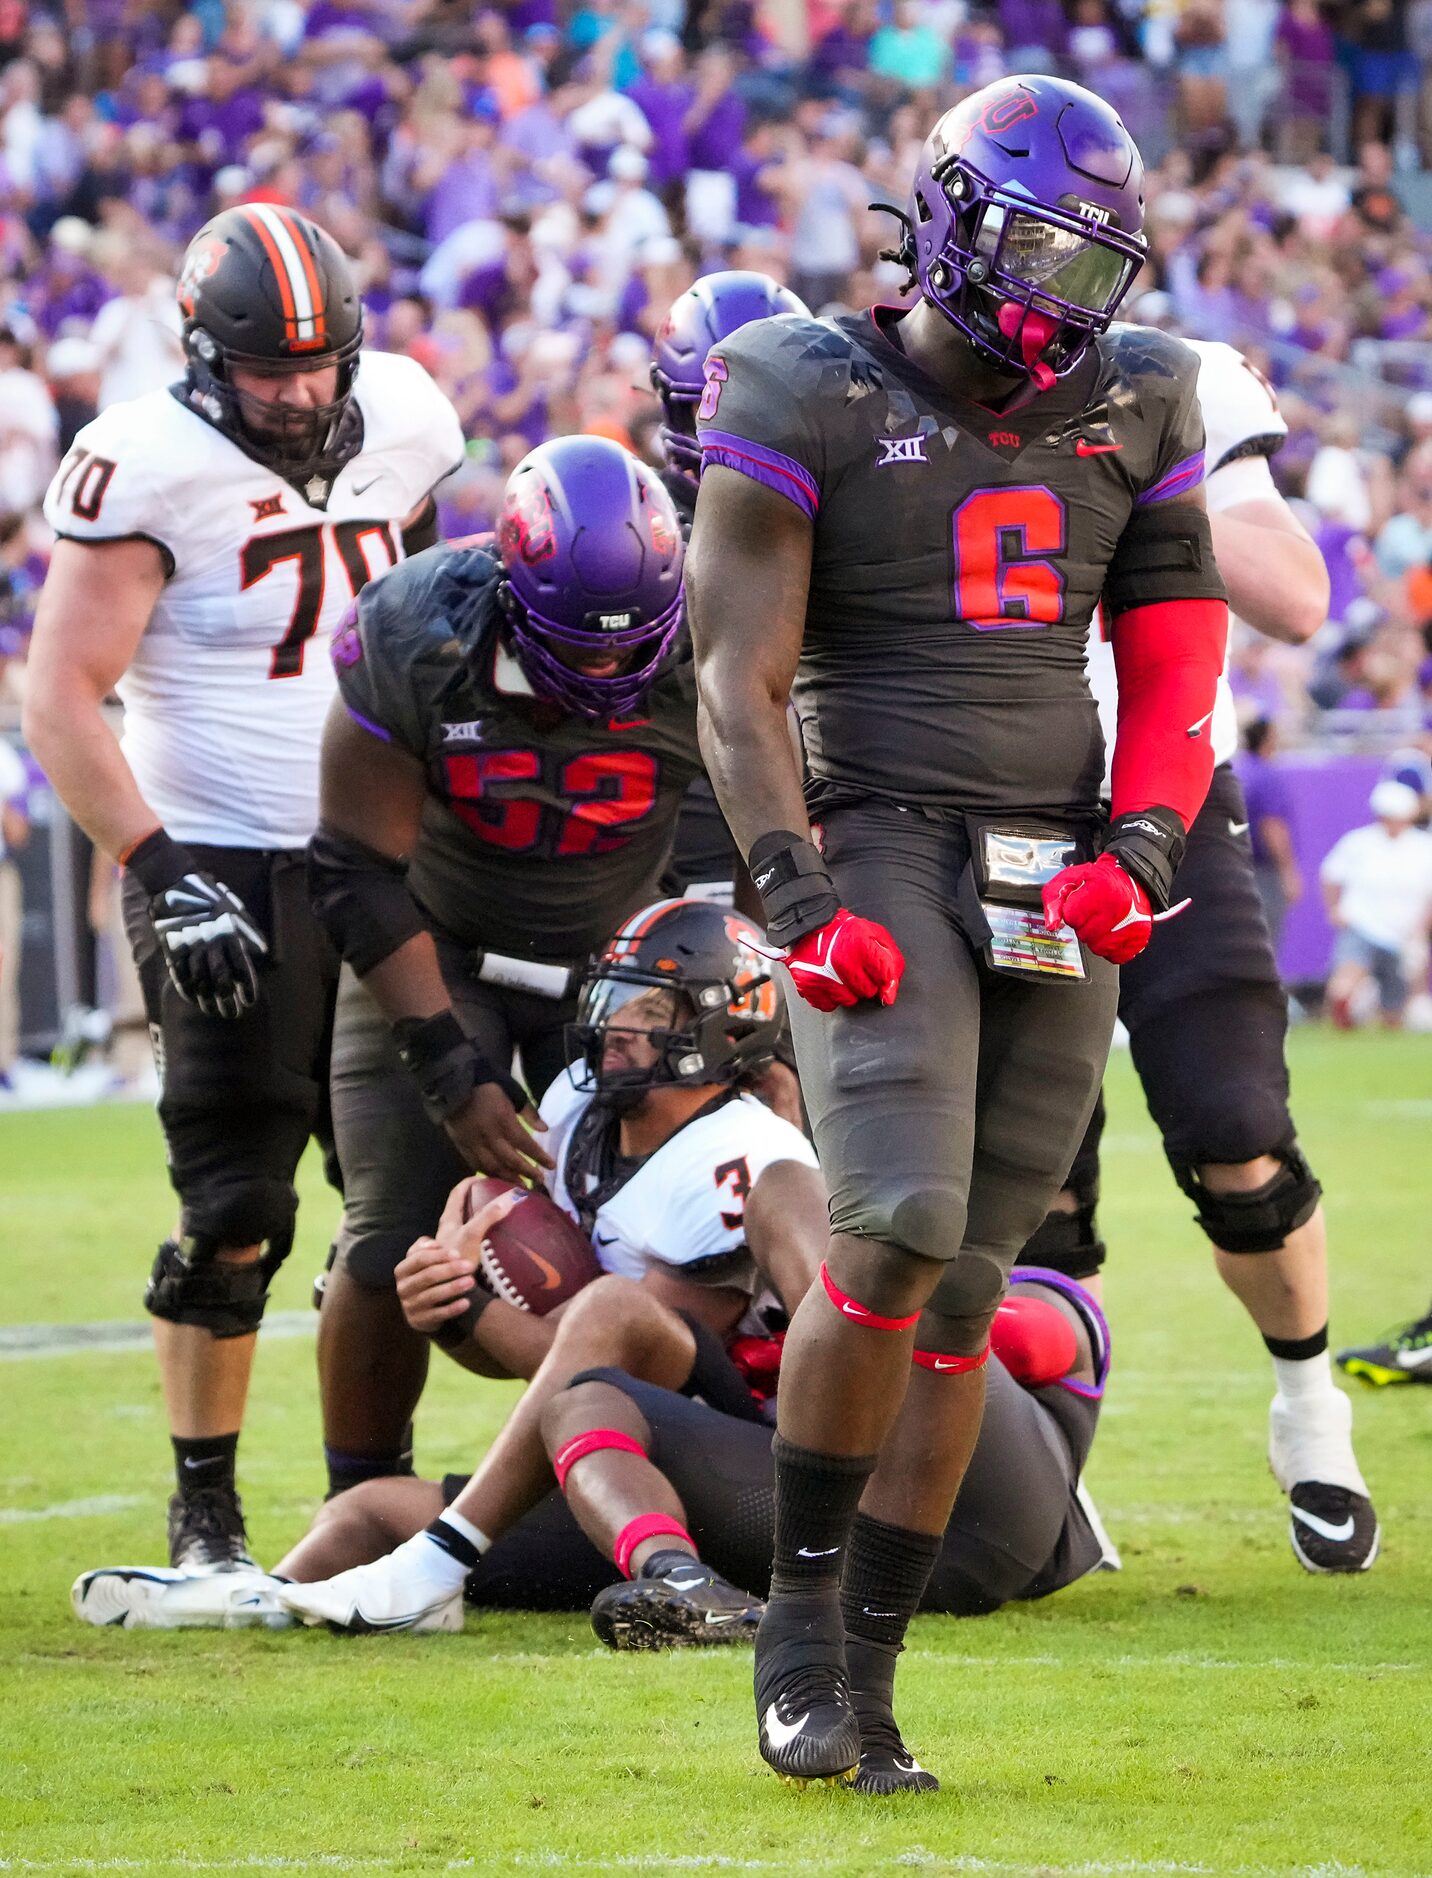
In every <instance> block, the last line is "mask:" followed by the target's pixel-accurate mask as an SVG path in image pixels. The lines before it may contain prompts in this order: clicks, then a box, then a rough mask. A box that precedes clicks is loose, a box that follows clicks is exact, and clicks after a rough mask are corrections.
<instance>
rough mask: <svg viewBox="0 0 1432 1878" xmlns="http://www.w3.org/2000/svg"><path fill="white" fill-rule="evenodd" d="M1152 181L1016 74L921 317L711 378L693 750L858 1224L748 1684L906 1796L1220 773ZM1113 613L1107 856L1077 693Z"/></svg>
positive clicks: (1111, 122)
mask: <svg viewBox="0 0 1432 1878" xmlns="http://www.w3.org/2000/svg"><path fill="white" fill-rule="evenodd" d="M1141 176H1142V165H1141V162H1140V159H1139V154H1138V151H1137V150H1136V148H1135V147H1134V144H1133V142H1132V140H1131V139H1130V137H1129V135H1128V133H1127V131H1126V130H1125V129H1124V127H1123V125H1122V124H1121V123H1120V121H1119V119H1118V118H1117V116H1116V115H1115V114H1114V112H1113V111H1112V110H1111V109H1110V108H1109V107H1108V106H1107V105H1105V104H1104V103H1103V102H1102V101H1101V100H1099V99H1098V98H1096V97H1094V96H1093V95H1092V94H1091V93H1089V92H1087V91H1084V90H1082V89H1081V88H1080V87H1078V86H1075V85H1070V84H1068V83H1066V82H1064V81H1062V80H1058V79H1049V78H1042V77H1030V78H1018V79H1009V80H1005V81H1001V82H1000V83H999V84H997V85H993V86H990V87H988V88H987V89H986V90H984V91H982V92H980V93H977V94H976V95H975V96H974V97H972V98H969V99H967V100H966V101H965V102H964V103H963V104H961V105H959V106H957V107H956V108H955V109H954V110H952V111H950V112H948V113H946V115H945V116H944V117H942V118H941V120H940V121H939V123H938V124H937V125H936V127H935V129H934V131H933V133H932V134H931V137H930V139H929V141H928V143H927V144H926V146H925V149H924V152H923V154H922V156H921V159H920V162H919V164H918V166H917V171H916V175H915V178H914V183H913V187H912V189H911V194H910V200H909V205H908V212H907V214H906V216H905V218H904V223H905V241H904V246H903V254H904V257H905V259H906V260H907V262H908V264H909V266H910V270H911V274H912V277H913V279H914V280H915V281H916V282H918V285H919V289H920V299H919V301H918V302H917V304H916V305H915V306H914V308H913V309H912V310H910V311H909V312H908V313H902V312H901V311H899V310H898V309H877V310H875V312H874V313H872V314H866V315H861V316H850V317H844V318H839V319H835V320H831V321H807V320H802V319H798V318H791V317H782V318H778V319H772V320H764V321H762V322H760V323H759V324H757V325H755V326H750V327H747V328H745V329H744V330H743V331H742V332H741V333H738V334H737V335H736V336H735V337H734V338H733V339H731V340H728V341H726V342H724V343H723V344H721V345H719V346H717V347H716V348H715V350H714V351H713V352H712V354H711V356H710V358H709V359H708V361H707V389H706V394H705V397H704V398H703V401H702V403H701V405H700V406H699V407H698V414H697V418H698V427H699V430H700V436H701V443H702V456H703V463H704V471H703V479H702V494H701V501H700V504H699V506H698V509H697V516H696V525H695V529H694V531H693V536H692V544H691V554H690V560H689V564H688V579H689V583H690V594H691V605H692V626H693V636H694V639H695V643H696V650H697V659H698V671H699V679H700V689H701V710H702V747H703V750H704V753H705V755H706V759H707V767H708V769H709V771H710V774H711V777H712V781H713V783H714V784H715V787H716V792H717V795H718V797H719V799H720V802H721V806H722V808H723V810H724V811H725V814H726V817H727V820H728V821H729V823H730V825H731V828H732V831H733V833H734V834H735V836H736V838H737V840H738V842H739V844H740V845H741V847H742V849H743V851H744V852H745V854H746V856H747V860H748V865H749V866H750V869H751V873H752V877H753V879H754V880H755V883H756V885H757V887H758V889H759V890H760V891H761V894H762V898H763V901H764V904H765V908H766V913H767V919H766V925H767V928H768V930H769V932H770V933H771V936H772V938H773V940H775V941H776V942H777V943H779V944H780V945H782V946H783V947H784V948H785V956H786V963H787V969H788V971H789V973H790V978H791V982H792V984H793V986H794V988H795V990H796V992H797V993H798V994H799V996H798V999H797V1000H795V1001H793V1003H792V1017H793V1023H794V1028H795V1041H796V1052H797V1057H798V1060H799V1064H800V1069H801V1079H802V1088H803V1093H804V1095H805V1099H806V1103H807V1105H808V1107H809V1110H810V1113H811V1119H812V1123H813V1127H814V1132H815V1139H816V1144H817V1147H818V1149H819V1152H820V1158H821V1167H822V1172H823V1174H824V1176H825V1179H826V1183H827V1186H828V1187H829V1189H830V1195H831V1227H832V1237H831V1241H830V1246H829V1250H828V1252H827V1256H826V1263H825V1265H824V1267H823V1268H822V1275H821V1283H820V1284H819V1285H816V1286H813V1287H812V1289H811V1291H810V1293H808V1294H807V1296H806V1298H805V1300H804V1301H803V1302H802V1304H801V1307H800V1309H799V1310H798V1312H797V1313H796V1317H795V1320H794V1322H793V1325H792V1329H791V1333H790V1338H789V1342H788V1345H787V1352H786V1360H785V1376H784V1384H783V1387H782V1389H781V1392H780V1396H779V1424H778V1427H779V1433H778V1436H777V1440H776V1445H775V1453H776V1528H775V1566H774V1573H773V1579H772V1591H771V1600H770V1604H769V1606H768V1609H767V1614H766V1617H765V1618H764V1620H763V1622H762V1626H761V1631H760V1635H759V1638H758V1642H757V1651H756V1707H757V1714H758V1720H759V1729H760V1737H759V1738H760V1745H761V1751H762V1753H763V1755H764V1756H765V1758H766V1760H767V1761H768V1762H769V1763H770V1765H771V1766H772V1767H773V1768H774V1769H775V1770H776V1771H777V1772H778V1773H780V1774H782V1775H783V1776H785V1777H788V1778H793V1779H809V1778H821V1779H841V1778H849V1777H852V1776H853V1775H856V1774H857V1772H858V1776H859V1780H860V1783H861V1784H862V1786H864V1787H865V1788H866V1789H867V1790H882V1791H883V1790H887V1789H888V1787H889V1785H890V1784H891V1783H892V1781H893V1783H894V1784H897V1785H898V1784H900V1782H899V1780H898V1778H896V1776H895V1774H894V1773H892V1769H895V1768H897V1767H898V1765H899V1764H901V1763H900V1756H901V1755H903V1754H904V1750H903V1748H902V1747H901V1746H900V1745H899V1735H898V1732H897V1731H896V1728H895V1723H894V1719H893V1714H892V1708H891V1704H892V1695H893V1680H894V1664H895V1655H896V1652H897V1651H898V1648H899V1645H900V1641H901V1638H902V1636H903V1633H904V1629H905V1625H906V1624H907V1622H908V1619H909V1617H910V1615H911V1614H912V1613H913V1611H914V1610H915V1609H916V1608H917V1606H918V1603H919V1600H920V1597H921V1594H922V1591H923V1588H924V1584H925V1580H926V1578H927V1576H928V1573H929V1572H930V1570H931V1568H932V1566H933V1562H934V1559H935V1557H936V1555H937V1553H938V1550H939V1543H940V1539H939V1535H940V1534H941V1533H943V1531H944V1529H945V1525H946V1522H947V1520H948V1518H949V1512H950V1507H951V1504H952V1503H953V1500H954V1497H955V1493H956V1490H957V1488H958V1486H959V1483H960V1479H961V1476H962V1474H963V1472H964V1469H965V1465H966V1463H967V1461H968V1458H969V1455H970V1452H971V1450H972V1448H973V1446H974V1441H975V1437H976V1435H977V1432H978V1428H979V1422H980V1413H981V1404H982V1400H983V1393H984V1374H983V1365H984V1362H985V1359H986V1356H987V1353H988V1347H989V1341H988V1340H989V1326H990V1323H991V1320H992V1318H993V1315H994V1312H995V1309H996V1307H997V1305H998V1303H999V1301H1000V1298H1001V1296H1002V1293H1003V1290H1004V1286H1005V1283H1006V1280H1007V1276H1008V1272H1009V1269H1010V1266H1011V1264H1012V1262H1013V1260H1014V1257H1015V1254H1016V1253H1017V1252H1018V1251H1019V1249H1020V1247H1021V1246H1022V1245H1023V1243H1024V1241H1025V1240H1026V1238H1027V1237H1028V1235H1029V1233H1030V1231H1031V1230H1032V1229H1033V1227H1034V1226H1035V1225H1036V1224H1037V1223H1038V1221H1039V1219H1040V1218H1042V1217H1043V1213H1044V1210H1045V1208H1046V1207H1047V1205H1048V1202H1049V1200H1050V1199H1051V1198H1052V1196H1053V1194H1054V1192H1055V1191H1056V1190H1057V1188H1058V1187H1059V1185H1060V1183H1061V1181H1062V1179H1063V1177H1064V1174H1065V1171H1066V1168H1067V1165H1068V1162H1069V1160H1070V1159H1071V1158H1072V1155H1073V1151H1074V1149H1075V1147H1076V1145H1077V1143H1078V1141H1079V1137H1080V1135H1081V1134H1082V1132H1083V1129H1084V1126H1085V1123H1086V1121H1087V1120H1088V1117H1089V1114H1090V1111H1091V1109H1092V1107H1093V1103H1094V1100H1095V1096H1096V1094H1097V1090H1098V1085H1099V1079H1100V1076H1101V1074H1102V1071H1103V1066H1104V1060H1105V1056H1106V1053H1107V1049H1108V1044H1109V1038H1110V1034H1111V1031H1112V1026H1113V1020H1114V1006H1115V1001H1116V997H1117V974H1116V972H1115V970H1114V969H1113V967H1114V965H1116V964H1117V963H1118V962H1120V961H1121V960H1123V959H1127V958H1131V957H1133V956H1134V955H1135V954H1136V953H1137V952H1138V951H1140V950H1141V949H1142V947H1143V946H1144V945H1145V944H1146V943H1147V941H1148V938H1149V936H1150V934H1151V932H1152V930H1153V921H1154V919H1155V917H1156V916H1157V915H1158V914H1159V913H1161V912H1162V911H1164V910H1165V909H1166V908H1167V905H1168V889H1169V883H1170V881H1171V879H1172V875H1173V871H1174V868H1175V866H1176V865H1177V861H1178V858H1179V854H1180V851H1181V849H1182V846H1183V841H1184V836H1185V832H1186V830H1187V828H1188V825H1189V823H1190V822H1191V821H1192V819H1193V816H1194V815H1195V813H1196V812H1197V810H1198V807H1199V805H1200V803H1201V802H1202V800H1203V796H1204V794H1205V792H1206V790H1207V787H1208V781H1209V776H1210V774H1211V771H1212V750H1211V743H1210V739H1209V735H1208V723H1209V718H1210V716H1211V713H1212V708H1213V702H1214V690H1215V686H1216V683H1217V678H1218V673H1219V670H1220V668H1221V666H1222V662H1223V653H1224V645H1225V641H1226V637H1227V606H1226V602H1225V600H1224V597H1223V590H1222V587H1221V584H1220V582H1219V579H1218V574H1217V570H1216V568H1215V567H1214V564H1213V556H1212V552H1211V547H1210V540H1209V527H1208V519H1207V515H1206V513H1205V510H1204V506H1203V501H1202V495H1201V492H1200V489H1199V482H1200V478H1201V475H1202V444H1203V430H1202V423H1201V420H1200V417H1199V413H1198V406H1197V400H1196V395H1195V381H1196V361H1195V359H1194V357H1193V355H1192V354H1191V353H1190V352H1188V351H1187V350H1186V349H1185V348H1184V347H1183V346H1181V345H1180V344H1179V343H1178V342H1177V341H1174V340H1170V339H1168V338H1166V337H1164V336H1163V335H1161V334H1158V333H1153V332H1147V331H1143V330H1140V329H1136V328H1122V329H1119V330H1118V331H1116V332H1110V331H1109V327H1110V322H1111V320H1112V318H1113V315H1114V312H1115V311H1116V309H1117V308H1118V306H1119V303H1120V301H1121V300H1122V299H1123V296H1124V294H1125V293H1126V292H1127V290H1128V288H1129V286H1130V284H1131V282H1132V280H1133V278H1134V275H1135V273H1136V272H1137V270H1138V268H1139V266H1140V264H1141V262H1142V258H1143V255H1144V243H1143V239H1142V236H1141V233H1140V230H1141V225H1142V219H1143V206H1142V195H1141ZM1101 597H1102V599H1103V602H1104V605H1105V607H1106V609H1107V611H1108V615H1109V617H1110V619H1111V622H1112V632H1113V641H1114V646H1115V654H1116V658H1117V661H1118V667H1119V679H1120V694H1121V700H1122V709H1121V715H1120V722H1119V734H1118V740H1117V744H1116V748H1115V753H1114V768H1113V817H1112V822H1111V823H1110V824H1109V825H1107V826H1101V824H1100V818H1099V814H1098V792H1099V784H1100V780H1101V776H1102V770H1103V750H1102V739H1101V737H1100V734H1099V729H1098V721H1097V714H1096V711H1095V707H1094V704H1093V701H1092V699H1091V697H1090V695H1089V690H1088V684H1087V680H1086V678H1085V675H1084V645H1085V638H1086V635H1087V631H1088V627H1089V622H1090V618H1091V616H1092V613H1093V609H1094V607H1095V605H1096V604H1097V603H1098V602H1099V601H1100V599H1101ZM792 687H794V691H793V695H794V699H795V703H796V706H797V710H798V712H799V715H800V719H801V729H802V733H803V737H804V743H805V754H806V763H807V769H808V776H809V781H808V784H807V786H806V790H805V792H804V794H803V792H802V788H801V781H800V776H799V773H798V769H797V765H796V763H795V760H794V758H793V756H792V753H791V749H790V745H789V741H788V738H787V734H786V722H785V711H786V701H787V698H788V696H790V695H792ZM847 1641H848V1642H849V1645H850V1648H851V1652H852V1654H851V1655H850V1656H848V1655H847ZM857 1666H858V1675H857V1679H856V1680H855V1682H854V1684H853V1685H852V1681H851V1676H850V1670H851V1669H852V1668H856V1667H857ZM909 1784H926V1783H925V1782H923V1781H921V1782H915V1781H913V1780H912V1781H911V1782H910V1783H909Z"/></svg>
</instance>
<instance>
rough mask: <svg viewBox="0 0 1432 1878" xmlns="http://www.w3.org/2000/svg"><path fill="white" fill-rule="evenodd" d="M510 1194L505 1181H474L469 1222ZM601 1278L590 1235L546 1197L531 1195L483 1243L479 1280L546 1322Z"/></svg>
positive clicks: (469, 1197)
mask: <svg viewBox="0 0 1432 1878" xmlns="http://www.w3.org/2000/svg"><path fill="white" fill-rule="evenodd" d="M511 1191H512V1187H511V1184H510V1183H509V1182H508V1181H505V1180H474V1181H473V1182H472V1184H471V1186H470V1187H469V1189H468V1197H467V1207H466V1216H467V1218H469V1219H471V1218H472V1216H473V1214H474V1213H476V1212H477V1211H478V1210H479V1208H481V1207H483V1206H485V1205H486V1204H487V1202H488V1201H489V1200H496V1199H500V1198H501V1196H502V1195H503V1194H505V1193H510V1192H511ZM601 1275H602V1268H601V1266H600V1265H598V1263H597V1257H596V1254H595V1252H593V1250H592V1245H591V1241H590V1240H589V1239H588V1238H587V1235H586V1234H585V1233H584V1232H583V1231H582V1229H581V1227H580V1226H579V1225H578V1224H577V1222H576V1221H575V1220H574V1219H573V1218H572V1217H571V1216H570V1215H569V1214H567V1213H564V1212H563V1211H562V1209H561V1207H560V1206H558V1205H557V1203H556V1202H555V1201H554V1200H551V1199H549V1198H548V1196H547V1195H546V1194H545V1193H541V1192H533V1193H528V1194H527V1195H526V1196H525V1197H524V1198H523V1199H521V1200H519V1201H518V1202H517V1204H516V1206H514V1207H513V1209H512V1211H511V1212H510V1213H509V1214H508V1215H507V1216H506V1218H505V1219H500V1220H498V1222H497V1224H496V1225H495V1226H494V1227H493V1228H492V1230H491V1232H490V1233H489V1234H488V1235H487V1237H486V1238H485V1239H484V1240H483V1242H482V1253H481V1257H480V1261H479V1264H478V1277H479V1279H480V1280H481V1281H482V1282H483V1283H485V1284H486V1286H487V1288H488V1289H489V1290H490V1291H491V1292H492V1293H493V1295H494V1296H496V1297H499V1298H501V1299H502V1300H503V1301H504V1302H505V1303H507V1304H515V1305H516V1306H517V1308H518V1310H519V1311H531V1312H532V1313H533V1315H534V1316H536V1317H545V1316H546V1315H547V1313H548V1311H553V1310H555V1309H556V1308H557V1306H558V1305H559V1304H565V1303H566V1301H567V1299H568V1298H572V1297H575V1296H576V1295H577V1293H578V1292H579V1291H580V1290H581V1289H582V1287H583V1285H589V1284H590V1283H591V1282H592V1280H593V1279H594V1278H600V1277H601Z"/></svg>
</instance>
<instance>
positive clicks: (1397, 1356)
mask: <svg viewBox="0 0 1432 1878" xmlns="http://www.w3.org/2000/svg"><path fill="white" fill-rule="evenodd" d="M1337 1365H1338V1368H1339V1369H1340V1370H1341V1371H1342V1372H1343V1374H1344V1375H1345V1376H1356V1377H1357V1378H1358V1379H1359V1381H1361V1382H1370V1383H1372V1384H1373V1385H1374V1386H1375V1387H1377V1388H1385V1387H1386V1386H1387V1385H1388V1384H1389V1383H1394V1384H1395V1383H1404V1382H1422V1383H1432V1311H1428V1313H1427V1315H1426V1316H1425V1317H1419V1318H1418V1319H1417V1320H1416V1321H1415V1322H1414V1323H1411V1324H1404V1325H1403V1326H1402V1328H1401V1329H1400V1330H1394V1331H1392V1332H1391V1333H1390V1334H1389V1335H1388V1337H1387V1338H1386V1340H1385V1341H1384V1342H1382V1343H1369V1344H1364V1345H1362V1346H1361V1347H1360V1348H1357V1349H1352V1350H1339V1351H1338V1354H1337Z"/></svg>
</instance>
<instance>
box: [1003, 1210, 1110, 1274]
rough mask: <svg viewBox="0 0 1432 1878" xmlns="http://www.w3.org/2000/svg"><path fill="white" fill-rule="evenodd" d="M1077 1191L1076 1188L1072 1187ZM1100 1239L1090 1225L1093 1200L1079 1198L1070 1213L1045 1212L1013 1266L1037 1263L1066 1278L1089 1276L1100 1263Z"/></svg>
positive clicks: (1101, 1249) (1101, 1253) (1102, 1246)
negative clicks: (1078, 1202) (1078, 1201)
mask: <svg viewBox="0 0 1432 1878" xmlns="http://www.w3.org/2000/svg"><path fill="white" fill-rule="evenodd" d="M1076 1192H1077V1189H1076ZM1104 1258H1105V1248H1104V1241H1103V1240H1102V1239H1101V1238H1100V1237H1099V1235H1098V1233H1097V1231H1096V1230H1095V1227H1094V1203H1093V1201H1092V1200H1090V1201H1088V1202H1087V1203H1086V1202H1083V1201H1081V1202H1080V1204H1079V1205H1078V1206H1076V1207H1075V1209H1074V1211H1073V1212H1072V1213H1046V1214H1045V1216H1044V1220H1043V1222H1042V1223H1041V1224H1040V1225H1039V1226H1037V1227H1036V1228H1035V1229H1034V1231H1033V1232H1032V1233H1031V1234H1030V1236H1029V1238H1028V1240H1027V1241H1026V1243H1025V1246H1024V1250H1023V1251H1022V1252H1021V1253H1020V1255H1019V1257H1018V1258H1017V1259H1016V1260H1015V1264H1016V1265H1041V1266H1043V1267H1044V1268H1045V1270H1047V1271H1056V1272H1062V1273H1063V1274H1064V1276H1065V1277H1066V1278H1092V1277H1093V1275H1094V1273H1095V1272H1096V1271H1098V1269H1099V1267H1100V1266H1101V1265H1102V1264H1103V1263H1104Z"/></svg>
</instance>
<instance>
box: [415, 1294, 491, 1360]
mask: <svg viewBox="0 0 1432 1878" xmlns="http://www.w3.org/2000/svg"><path fill="white" fill-rule="evenodd" d="M493 1302H494V1299H493V1296H492V1293H491V1292H490V1291H484V1290H483V1289H482V1287H481V1285H476V1286H474V1287H473V1290H472V1292H471V1294H470V1295H469V1297H468V1300H467V1309H466V1310H464V1311H460V1312H459V1313H458V1315H457V1316H456V1317H449V1318H447V1319H446V1320H445V1321H444V1322H443V1323H441V1324H439V1325H438V1327H437V1329H436V1330H430V1331H429V1332H428V1336H429V1337H430V1338H431V1339H432V1341H433V1342H434V1343H435V1344H437V1346H438V1348H439V1349H441V1350H460V1349H461V1348H462V1346H463V1345H464V1344H465V1343H469V1342H471V1340H472V1333H473V1331H474V1330H476V1329H477V1320H478V1318H479V1317H481V1316H482V1313H483V1312H484V1311H485V1310H486V1309H487V1307H488V1305H489V1304H491V1303H493Z"/></svg>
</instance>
